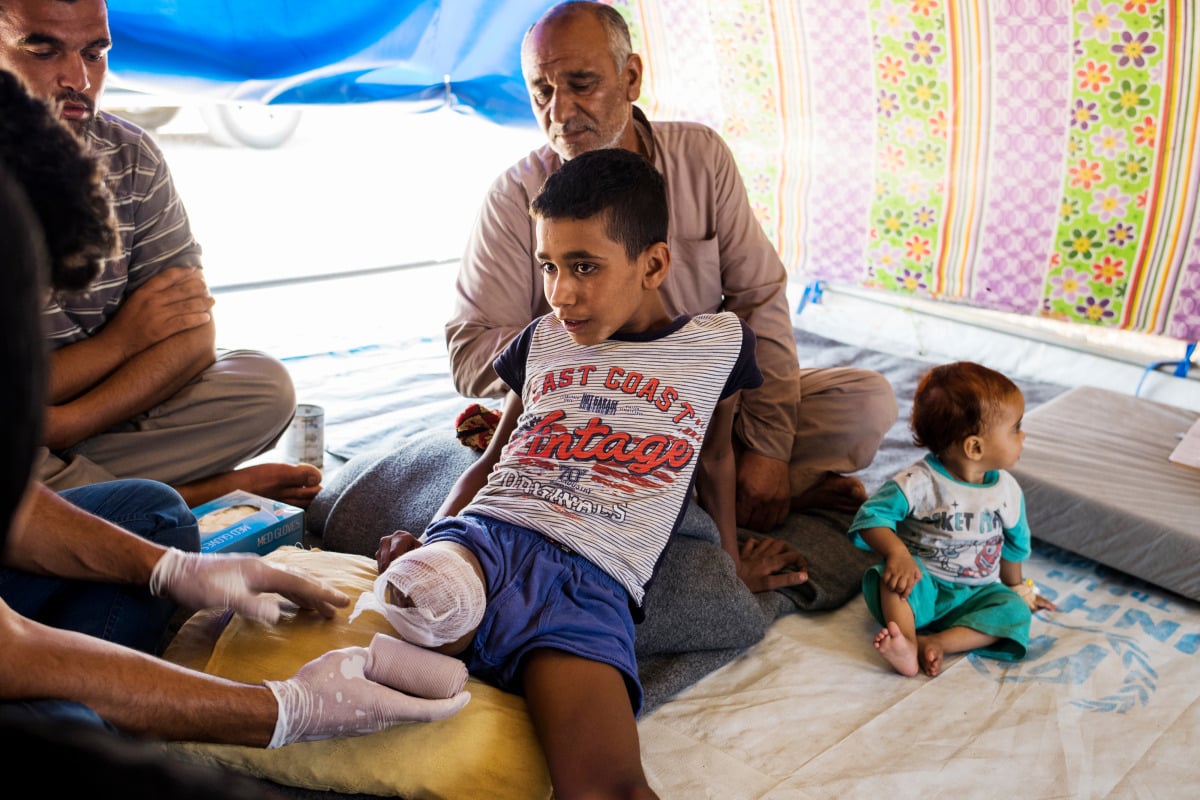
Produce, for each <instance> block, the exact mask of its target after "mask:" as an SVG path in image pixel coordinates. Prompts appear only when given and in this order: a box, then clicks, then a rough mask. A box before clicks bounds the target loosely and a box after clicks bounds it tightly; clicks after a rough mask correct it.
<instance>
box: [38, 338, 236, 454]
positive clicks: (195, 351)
mask: <svg viewBox="0 0 1200 800" xmlns="http://www.w3.org/2000/svg"><path fill="white" fill-rule="evenodd" d="M214 342H215V328H214V326H213V324H212V323H209V324H207V325H203V326H201V327H199V328H193V329H192V330H189V331H184V332H183V333H179V334H176V335H175V336H172V337H170V338H169V339H165V340H164V341H162V342H159V343H158V344H156V345H154V346H153V347H150V348H148V349H146V350H143V351H142V352H140V353H138V354H137V355H136V356H134V357H133V358H131V359H129V360H128V361H126V362H125V363H123V364H121V365H120V366H118V367H117V368H116V369H114V370H111V371H110V372H109V373H107V375H106V377H103V378H102V379H101V380H100V381H99V382H98V383H96V384H94V385H92V386H90V387H89V388H87V389H86V390H85V391H83V392H82V393H81V394H79V395H78V396H75V397H73V398H72V399H70V400H68V401H66V402H61V403H57V404H54V403H52V404H51V406H50V407H49V408H48V409H47V413H46V422H45V439H46V445H47V446H48V447H50V449H52V450H57V449H62V448H66V447H70V446H72V445H75V444H78V443H79V442H81V441H83V440H84V439H87V438H88V437H90V436H94V435H96V434H98V433H102V432H103V431H106V430H108V429H110V428H112V427H113V426H114V425H117V424H119V423H121V422H125V421H126V420H129V419H132V418H133V417H135V416H137V415H138V414H141V413H143V412H145V411H148V410H149V409H151V408H153V407H154V406H156V405H158V404H159V403H162V402H164V401H165V400H167V399H168V398H170V397H172V396H173V395H174V394H175V393H176V392H178V391H179V390H180V389H182V388H183V387H184V386H186V385H187V384H188V383H189V382H190V381H191V380H192V379H193V378H195V377H196V376H197V375H199V374H200V373H201V372H203V371H204V370H205V369H207V368H208V367H209V366H211V365H212V363H213V361H214V360H215V358H216V349H215V346H214ZM58 366H59V365H58V364H57V363H56V362H55V361H54V360H53V359H52V360H51V365H50V371H51V383H52V384H54V383H57V381H56V380H55V377H54V376H55V373H56V370H57V369H58Z"/></svg>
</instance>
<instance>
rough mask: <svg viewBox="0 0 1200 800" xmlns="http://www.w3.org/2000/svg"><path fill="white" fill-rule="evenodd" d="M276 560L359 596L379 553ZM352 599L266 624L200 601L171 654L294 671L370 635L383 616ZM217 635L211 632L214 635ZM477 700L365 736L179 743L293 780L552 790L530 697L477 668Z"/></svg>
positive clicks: (236, 668) (201, 664)
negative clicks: (263, 743) (443, 715)
mask: <svg viewBox="0 0 1200 800" xmlns="http://www.w3.org/2000/svg"><path fill="white" fill-rule="evenodd" d="M265 558H266V560H267V561H269V562H271V563H273V564H275V565H276V566H280V567H286V568H288V569H292V570H295V571H297V572H304V573H306V574H309V575H313V576H315V577H319V578H323V579H324V580H327V581H329V582H330V583H332V584H333V585H335V586H337V587H338V588H339V589H341V590H343V591H345V592H346V593H348V594H349V595H350V596H351V597H352V598H354V599H355V600H357V598H358V596H359V595H360V594H361V593H363V592H369V591H371V586H372V582H373V581H374V580H375V577H376V574H377V572H376V569H375V562H374V560H372V559H369V558H366V557H364V556H357V555H350V554H347V553H331V552H325V551H320V550H305V549H302V548H298V547H281V548H279V549H278V550H275V551H274V552H272V553H271V554H269V555H267V556H265ZM353 607H354V604H353V602H352V603H351V605H350V607H349V608H346V609H342V610H340V611H339V612H338V614H337V616H336V617H335V618H334V619H332V620H325V619H322V618H321V617H319V616H318V615H316V614H313V613H298V614H295V615H293V616H291V617H290V618H288V619H285V620H283V621H281V622H280V623H279V624H278V625H276V626H274V627H271V626H265V625H258V624H255V623H253V622H249V621H247V620H245V619H243V618H242V617H241V616H234V617H232V619H230V620H229V621H228V623H227V624H226V623H225V619H226V617H227V616H228V615H227V614H222V613H219V612H212V611H202V612H199V613H198V614H196V615H195V616H193V617H192V618H191V619H190V620H188V621H187V622H186V623H185V624H184V625H183V626H182V628H181V629H180V631H179V634H178V635H177V636H176V637H175V639H174V641H172V643H171V646H170V647H169V648H168V649H167V653H166V657H167V658H168V659H170V660H171V661H174V662H176V663H179V664H183V665H185V666H189V667H192V668H194V669H199V670H203V671H205V672H209V673H212V674H213V675H221V676H224V677H227V678H232V679H234V680H239V681H246V682H250V683H257V682H259V681H262V680H266V679H283V678H289V677H291V676H292V675H294V674H295V673H296V670H298V669H299V668H300V667H301V666H303V665H304V664H305V663H307V662H308V661H310V660H311V659H313V658H315V657H317V656H319V655H320V654H322V653H324V652H327V651H329V650H333V649H336V648H339V647H346V646H348V645H363V646H366V645H369V644H370V642H371V637H372V636H374V635H375V633H377V632H380V631H382V632H384V633H393V631H392V630H391V626H390V625H389V624H388V622H387V620H386V619H385V618H384V617H383V616H381V615H379V614H376V613H371V612H364V613H362V614H361V615H360V616H359V617H358V618H357V619H355V620H354V622H353V623H351V622H350V621H349V617H350V612H351V611H352V610H353ZM214 639H215V642H214ZM467 690H468V691H470V692H471V701H470V702H469V703H467V705H466V707H465V708H464V709H463V710H462V711H460V712H459V713H457V714H455V715H454V716H452V717H449V718H448V719H444V720H439V721H437V722H427V723H410V724H403V725H398V726H396V727H393V728H389V729H388V730H384V731H380V732H378V733H374V734H371V735H369V736H357V737H350V738H346V739H327V740H324V741H319V742H298V743H296V744H292V745H288V746H286V747H281V748H278V749H276V750H266V749H261V748H254V747H240V746H235V745H212V744H197V743H187V744H182V745H177V747H180V748H182V749H184V750H185V751H187V752H188V753H189V754H190V755H192V756H194V757H198V758H199V759H201V760H203V761H208V762H216V763H220V764H223V765H225V766H229V767H233V768H235V769H238V770H241V771H244V772H248V773H250V774H252V775H256V776H258V777H261V778H267V779H269V780H272V781H275V782H276V783H281V784H284V785H287V786H299V787H304V788H308V789H322V790H332V791H337V792H344V793H347V794H372V795H381V796H395V797H483V796H487V797H489V798H498V799H499V800H503V799H504V798H512V799H513V800H527V799H528V798H549V797H550V796H551V790H550V776H549V773H548V771H547V768H546V761H545V757H544V756H543V755H542V751H541V748H540V746H539V745H538V743H537V739H536V738H535V736H534V732H533V725H532V723H531V722H530V720H529V715H528V713H527V711H526V708H525V701H524V700H523V699H522V698H520V697H517V696H516V695H513V694H509V693H507V692H502V691H500V690H499V689H496V688H493V687H491V686H488V685H487V684H485V683H481V682H480V681H477V680H475V679H474V678H472V679H470V680H469V681H468V684H467Z"/></svg>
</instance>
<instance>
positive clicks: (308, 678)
mask: <svg viewBox="0 0 1200 800" xmlns="http://www.w3.org/2000/svg"><path fill="white" fill-rule="evenodd" d="M367 653H368V651H367V648H365V647H344V648H342V649H341V650H331V651H329V652H328V653H326V654H325V655H323V656H320V657H319V658H315V659H313V660H312V661H310V662H308V663H307V664H305V665H304V666H303V667H301V668H300V671H299V672H297V673H296V674H295V676H294V677H292V678H289V679H288V680H286V681H264V683H265V684H266V686H267V688H268V689H270V690H271V692H272V694H274V695H275V699H276V700H277V701H278V702H279V718H278V719H277V721H276V722H275V734H274V735H273V736H272V737H271V743H270V744H268V745H267V747H282V746H283V745H285V744H291V743H292V742H308V741H313V740H315V739H328V738H330V737H332V736H361V735H362V734H366V733H374V732H375V731H380V730H383V729H384V728H388V727H391V726H392V725H396V724H398V723H401V722H431V721H433V720H437V719H444V718H446V717H449V716H451V715H453V714H456V713H457V712H458V711H459V710H460V709H461V708H462V707H463V706H465V705H466V704H467V701H468V700H470V699H471V693H470V692H459V693H458V694H456V695H454V696H453V697H449V698H446V699H444V700H442V699H438V700H425V699H422V698H419V697H411V696H409V695H407V694H404V693H403V692H399V691H396V690H395V689H389V688H388V687H387V686H384V685H383V684H379V683H375V682H373V681H371V680H368V679H367V678H366V677H365V676H364V675H363V670H364V669H365V667H366V664H367Z"/></svg>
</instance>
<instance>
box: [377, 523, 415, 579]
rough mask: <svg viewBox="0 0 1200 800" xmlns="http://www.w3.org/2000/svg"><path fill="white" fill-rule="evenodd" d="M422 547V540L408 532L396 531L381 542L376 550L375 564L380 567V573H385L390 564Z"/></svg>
mask: <svg viewBox="0 0 1200 800" xmlns="http://www.w3.org/2000/svg"><path fill="white" fill-rule="evenodd" d="M420 546H421V540H420V539H418V538H417V537H415V536H413V535H412V534H411V533H409V532H408V531H396V532H395V533H393V534H391V535H390V536H384V537H383V538H382V539H380V540H379V547H378V548H376V550H375V563H376V564H377V565H378V567H379V571H380V572H383V571H384V570H385V569H387V568H388V564H391V563H392V562H393V561H395V560H396V559H397V558H399V557H400V556H402V555H404V554H405V553H407V552H408V551H409V550H416V549H417V548H418V547H420Z"/></svg>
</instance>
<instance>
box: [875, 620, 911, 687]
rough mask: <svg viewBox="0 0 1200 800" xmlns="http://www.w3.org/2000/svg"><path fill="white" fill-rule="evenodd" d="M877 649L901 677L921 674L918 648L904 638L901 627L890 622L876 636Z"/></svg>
mask: <svg viewBox="0 0 1200 800" xmlns="http://www.w3.org/2000/svg"><path fill="white" fill-rule="evenodd" d="M875 649H876V650H878V651H879V654H880V655H881V656H883V658H884V660H885V661H887V662H888V663H889V664H891V665H892V669H894V670H896V672H899V673H900V674H901V675H906V676H908V677H910V678H911V677H912V676H914V675H916V674H917V673H918V672H920V666H919V665H918V664H917V646H916V645H915V644H914V643H913V642H910V641H909V640H908V639H905V638H904V634H903V633H901V632H900V626H899V625H897V624H896V623H894V622H889V623H888V624H887V627H886V628H884V629H883V630H881V631H880V632H879V633H877V634H875Z"/></svg>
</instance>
